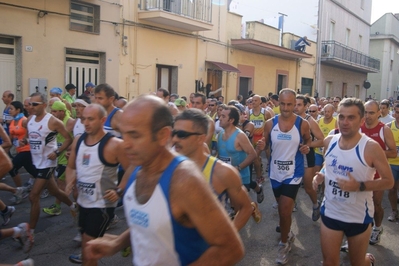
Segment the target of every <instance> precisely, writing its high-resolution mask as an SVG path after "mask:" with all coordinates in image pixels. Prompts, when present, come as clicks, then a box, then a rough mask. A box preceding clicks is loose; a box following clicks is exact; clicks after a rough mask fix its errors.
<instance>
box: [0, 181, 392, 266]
mask: <svg viewBox="0 0 399 266" xmlns="http://www.w3.org/2000/svg"><path fill="white" fill-rule="evenodd" d="M22 178H23V180H24V181H25V180H27V178H28V176H27V175H25V174H24V175H23V177H22ZM2 182H5V183H7V184H10V185H13V182H12V180H11V178H10V177H9V176H8V177H7V178H6V180H5V181H2ZM264 188H265V190H264V192H265V200H264V202H263V203H262V204H260V209H261V212H262V214H263V218H262V221H261V222H260V223H259V224H256V223H255V222H254V221H253V220H252V219H250V220H249V222H248V223H247V225H246V227H245V228H243V229H242V230H241V232H240V234H241V237H242V240H243V242H244V245H245V249H246V255H245V257H244V259H243V260H242V261H241V262H240V263H239V264H238V265H241V266H244V265H245V266H249V265H251V266H252V265H276V264H275V259H276V256H277V245H278V242H279V234H278V233H276V231H275V227H276V225H277V224H278V213H277V210H276V209H274V208H273V207H272V205H273V202H274V199H273V195H272V191H271V188H270V183H269V180H266V182H265V183H264ZM250 195H251V197H252V198H253V199H254V200H255V199H256V195H255V193H253V192H251V194H250ZM11 197H12V195H11V194H10V193H8V192H4V191H0V198H1V199H2V200H3V201H4V202H5V203H6V204H10V198H11ZM53 201H54V198H53V197H51V196H49V197H48V198H46V199H42V200H41V206H42V207H47V206H49V205H51V204H52V203H53ZM297 203H298V211H297V212H295V213H293V214H292V217H293V220H292V231H293V232H294V233H295V234H296V240H295V242H294V243H293V246H292V250H291V252H290V260H289V262H288V264H287V265H321V264H322V255H321V249H320V244H319V242H320V241H319V229H320V221H317V222H313V221H312V220H311V204H310V200H309V198H308V196H307V195H306V193H305V191H304V189H300V191H299V194H298V199H297ZM15 207H16V209H17V210H16V212H15V213H14V215H13V217H12V219H11V222H10V223H9V224H8V225H7V226H5V227H1V228H10V227H13V226H16V225H18V224H19V223H21V222H26V221H28V219H29V211H30V203H29V200H28V199H25V200H24V201H23V202H21V203H20V204H18V205H16V206H15ZM383 207H384V208H385V215H384V221H383V227H384V233H383V235H382V240H381V243H380V244H379V245H376V246H369V249H368V252H371V253H373V254H374V255H375V257H376V260H377V261H376V262H377V263H376V265H398V264H399V248H398V245H399V239H398V232H399V224H398V223H392V222H389V221H388V220H387V217H388V215H389V213H390V208H389V203H388V199H387V193H385V196H384V201H383ZM116 214H117V215H118V216H119V217H120V219H121V221H120V222H119V223H118V224H117V225H116V226H115V227H114V228H112V229H110V230H109V231H108V232H107V233H111V234H119V233H121V232H123V231H124V230H125V229H126V228H127V227H126V223H125V218H124V213H123V209H122V208H119V209H117V210H116ZM1 222H2V221H1ZM76 234H77V228H76V226H75V224H74V221H73V219H72V217H71V215H70V213H69V208H68V207H67V206H65V205H63V206H62V214H61V215H60V216H54V217H50V216H48V215H46V214H45V213H43V212H42V213H41V214H40V219H39V222H38V226H37V228H36V231H35V245H34V247H33V249H32V250H31V251H30V253H28V254H25V253H23V251H22V250H21V248H20V245H19V243H18V242H16V241H14V240H12V239H11V238H8V239H3V240H0V263H16V262H18V261H20V260H23V259H26V258H28V257H30V258H33V259H34V260H35V265H37V266H42V265H43V266H47V265H57V266H63V265H65V266H66V265H73V264H72V263H70V262H69V260H68V256H69V255H70V254H74V253H78V252H79V251H80V248H79V245H78V244H77V243H76V242H74V241H73V238H74V237H75V235H76ZM149 256H151V254H149ZM131 259H132V258H131V256H129V257H127V258H124V257H122V256H121V255H120V254H116V255H114V256H113V257H111V258H105V259H102V260H100V261H99V263H98V265H132V263H131ZM341 265H349V261H348V255H347V254H346V253H341Z"/></svg>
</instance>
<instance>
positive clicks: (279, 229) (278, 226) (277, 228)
mask: <svg viewBox="0 0 399 266" xmlns="http://www.w3.org/2000/svg"><path fill="white" fill-rule="evenodd" d="M276 232H277V233H281V228H280V225H277V226H276Z"/></svg>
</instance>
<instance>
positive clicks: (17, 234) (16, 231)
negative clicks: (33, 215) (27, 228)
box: [12, 227, 22, 238]
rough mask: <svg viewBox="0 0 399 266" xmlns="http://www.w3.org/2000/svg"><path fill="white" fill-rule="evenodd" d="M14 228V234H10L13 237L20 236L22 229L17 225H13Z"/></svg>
mask: <svg viewBox="0 0 399 266" xmlns="http://www.w3.org/2000/svg"><path fill="white" fill-rule="evenodd" d="M12 229H14V234H13V235H12V237H13V238H17V237H19V236H20V234H21V231H22V229H21V228H19V227H13V228H12Z"/></svg>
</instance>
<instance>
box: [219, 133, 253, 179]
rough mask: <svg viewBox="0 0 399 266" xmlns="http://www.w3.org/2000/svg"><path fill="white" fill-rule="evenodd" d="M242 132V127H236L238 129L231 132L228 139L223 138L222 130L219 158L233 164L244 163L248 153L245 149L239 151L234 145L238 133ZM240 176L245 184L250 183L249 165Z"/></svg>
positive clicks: (242, 170)
mask: <svg viewBox="0 0 399 266" xmlns="http://www.w3.org/2000/svg"><path fill="white" fill-rule="evenodd" d="M240 132H242V131H241V130H240V129H238V128H237V129H236V131H234V132H233V134H231V136H230V137H229V138H228V139H227V140H223V134H224V131H222V132H220V133H219V135H218V153H219V155H218V158H219V160H221V161H223V162H225V163H228V164H230V165H232V166H237V165H239V164H240V163H242V162H243V161H244V160H245V158H247V154H246V153H245V151H238V150H236V149H235V147H234V142H235V140H236V138H237V135H238V133H240ZM240 176H241V180H242V183H243V184H244V185H246V184H249V182H250V173H249V166H247V167H244V168H242V169H241V171H240Z"/></svg>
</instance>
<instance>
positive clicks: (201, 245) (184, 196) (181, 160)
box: [86, 95, 244, 265]
mask: <svg viewBox="0 0 399 266" xmlns="http://www.w3.org/2000/svg"><path fill="white" fill-rule="evenodd" d="M122 121H124V123H123V124H121V126H120V128H121V132H122V135H123V147H124V151H125V154H126V157H127V158H128V159H129V161H130V164H131V169H128V170H132V169H134V167H135V166H138V167H136V168H135V169H134V171H133V173H132V174H131V175H129V182H128V184H127V186H126V188H125V193H124V198H123V202H124V209H125V214H126V221H127V224H128V226H129V228H128V229H127V230H126V231H125V232H124V233H122V234H121V235H120V236H113V237H104V238H102V239H101V238H97V239H95V240H92V241H89V242H88V244H87V248H86V250H87V254H88V256H90V257H91V258H96V259H99V258H101V257H104V256H112V255H113V254H115V253H117V252H119V251H120V250H122V249H123V248H126V247H128V246H130V245H131V247H132V253H133V264H134V265H188V264H191V263H194V264H196V265H234V264H236V263H237V262H238V261H239V260H240V259H241V258H242V257H243V255H244V250H243V246H242V242H241V240H240V237H239V235H238V233H237V231H236V230H235V228H234V227H233V224H232V223H231V222H230V221H229V219H228V217H227V215H226V214H225V213H224V210H223V209H222V206H221V205H220V203H218V202H217V199H216V198H215V196H214V194H213V193H212V191H211V189H210V187H209V185H208V184H207V183H206V182H205V180H204V178H203V176H202V173H201V171H200V169H198V167H197V166H196V165H195V164H194V162H192V161H190V160H187V159H186V157H183V156H176V154H175V153H174V152H172V151H171V150H170V147H169V143H170V136H171V133H172V123H173V117H172V114H171V112H170V109H169V108H168V106H167V105H166V104H165V102H164V101H162V100H161V99H160V98H158V97H155V96H152V95H143V96H139V97H137V98H136V99H135V100H134V101H132V102H130V103H128V104H127V105H126V106H125V109H124V112H123V114H122ZM189 133H190V134H185V133H184V134H183V135H182V133H175V138H176V136H177V135H179V136H181V137H183V136H184V137H187V138H191V139H195V138H196V137H198V136H200V135H203V134H205V133H206V132H205V131H193V132H189ZM201 142H203V140H202V141H201ZM127 172H128V171H127Z"/></svg>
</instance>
